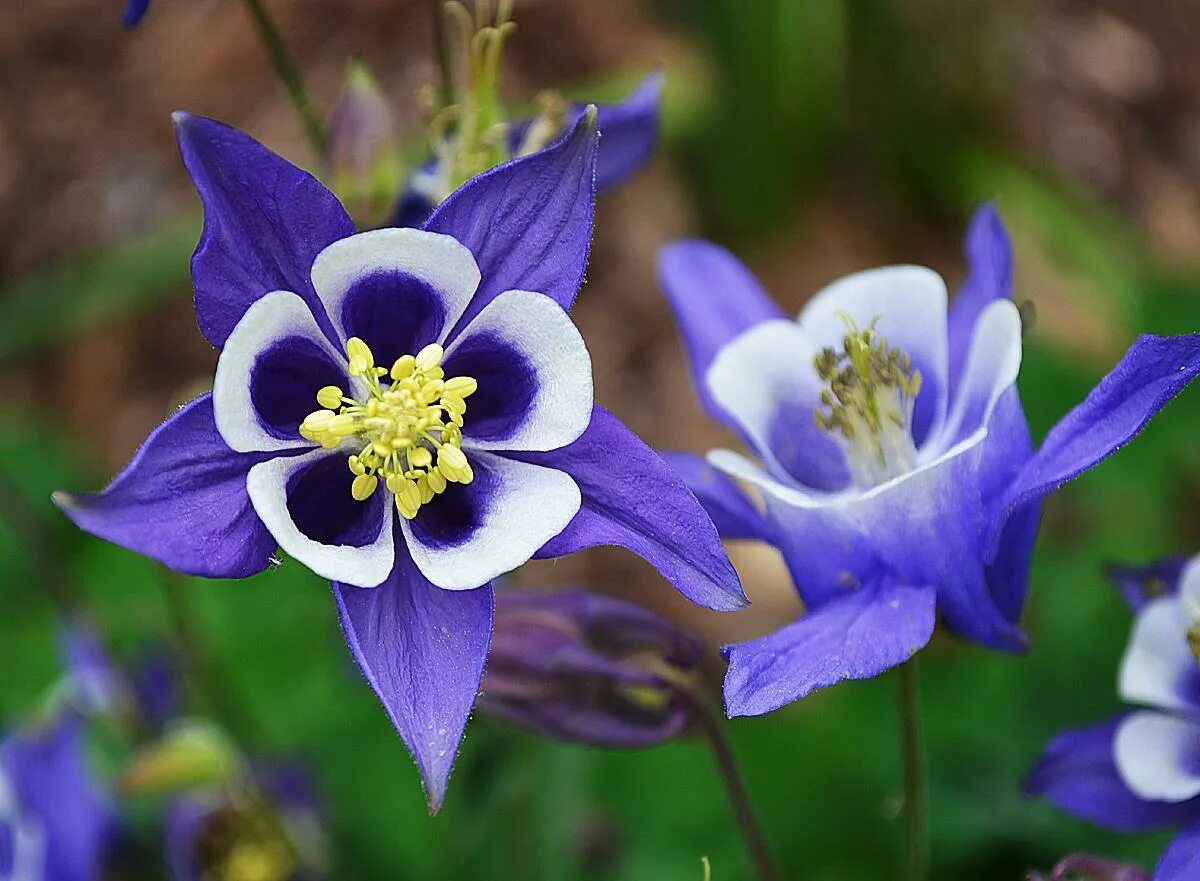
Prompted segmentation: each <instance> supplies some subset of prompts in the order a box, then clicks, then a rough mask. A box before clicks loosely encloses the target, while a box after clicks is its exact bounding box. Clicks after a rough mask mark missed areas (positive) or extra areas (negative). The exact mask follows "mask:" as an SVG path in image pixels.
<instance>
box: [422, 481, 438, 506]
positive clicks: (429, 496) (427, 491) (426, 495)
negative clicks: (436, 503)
mask: <svg viewBox="0 0 1200 881" xmlns="http://www.w3.org/2000/svg"><path fill="white" fill-rule="evenodd" d="M417 489H418V490H420V492H421V504H422V505H428V504H429V503H430V502H432V501H433V497H434V496H435V495H437V493H435V492H434V491H433V487H431V486H430V485H429V475H428V474H422V475H421V476H420V477H418V478H417Z"/></svg>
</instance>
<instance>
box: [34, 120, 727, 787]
mask: <svg viewBox="0 0 1200 881" xmlns="http://www.w3.org/2000/svg"><path fill="white" fill-rule="evenodd" d="M176 127H177V132H178V138H179V144H180V150H181V152H182V154H183V159H184V164H185V165H186V166H187V169H188V171H189V172H190V174H191V175H192V179H193V180H194V182H195V183H196V186H197V189H198V190H199V192H200V196H201V199H202V201H203V202H204V206H205V227H204V232H203V234H202V236H201V240H200V244H199V246H198V247H197V249H196V253H195V255H194V257H193V259H192V278H193V281H194V284H195V291H196V313H197V318H198V320H199V324H200V329H201V331H202V332H203V333H204V334H205V336H206V337H207V338H208V339H209V341H210V342H212V343H213V344H214V345H215V346H217V347H218V348H220V349H221V350H222V351H221V355H220V359H219V362H218V365H217V373H216V379H215V382H214V389H213V393H212V394H211V395H204V396H202V397H200V398H197V399H196V400H195V401H193V402H191V403H190V404H188V405H187V406H185V407H184V408H183V409H181V410H180V411H179V412H178V413H177V414H176V415H174V416H173V417H171V418H170V419H169V420H168V421H167V422H166V423H164V424H163V425H162V426H160V427H159V428H158V429H156V430H155V431H154V432H153V433H152V434H151V435H150V436H149V438H147V440H146V442H145V443H144V444H143V445H142V447H141V449H140V450H139V451H138V453H137V454H136V455H135V456H134V458H133V461H132V462H131V463H130V464H129V465H128V466H127V467H126V469H125V470H124V471H123V472H122V473H121V474H120V475H118V476H117V478H116V479H115V480H114V481H113V482H112V483H111V484H110V485H109V487H108V488H107V489H106V490H104V491H103V492H102V493H99V494H96V495H67V494H58V495H57V496H56V498H57V501H58V503H59V505H60V506H61V507H62V509H63V511H64V512H65V513H66V514H67V515H68V516H69V517H70V518H71V519H72V520H74V522H75V523H76V524H77V525H79V526H80V527H81V528H83V529H85V530H87V531H89V532H91V533H93V534H95V535H97V536H100V537H101V538H105V539H107V540H109V541H112V542H114V543H116V544H119V545H122V546H124V547H127V548H130V549H132V550H135V551H138V552H140V553H143V554H145V555H147V556H149V557H152V558H154V559H156V560H159V561H160V562H162V563H164V564H166V565H168V566H170V567H172V568H174V569H176V570H179V571H181V572H184V573H187V574H192V575H204V576H210V577H223V578H237V577H244V576H247V575H252V574H254V573H256V572H259V571H261V570H263V569H265V568H266V567H267V564H268V561H269V559H270V557H271V555H272V553H273V552H274V551H275V549H276V547H277V546H278V547H282V548H283V549H284V551H286V552H287V553H288V554H290V555H291V556H293V557H295V558H296V559H297V560H299V561H300V562H302V563H304V564H305V565H307V566H308V567H309V568H311V569H312V570H313V571H315V572H317V573H318V574H320V575H323V576H325V577H327V578H329V579H331V580H332V581H333V582H334V585H333V590H334V598H335V601H336V604H337V608H338V612H339V615H340V616H341V621H342V626H343V629H344V631H345V635H346V641H347V643H348V644H349V646H350V650H351V652H352V653H353V655H354V657H355V660H356V661H357V662H358V664H359V666H360V668H361V669H362V672H363V674H364V676H365V677H366V679H367V681H368V682H369V683H370V684H371V687H372V688H373V689H374V690H375V692H376V694H377V695H378V696H379V699H380V700H381V702H382V703H383V705H384V709H385V710H386V711H387V713H388V716H389V717H390V718H391V720H392V722H393V724H394V725H395V726H396V729H397V731H398V732H399V734H400V736H401V738H402V739H403V740H404V742H405V743H406V744H407V745H408V747H409V749H410V751H411V752H412V754H413V756H414V758H415V759H416V762H417V765H418V767H419V769H420V771H421V775H422V778H423V781H424V783H425V787H426V793H427V797H428V800H429V804H430V807H431V808H432V809H436V808H437V806H438V805H439V804H440V803H441V800H442V796H443V794H444V789H445V784H446V780H447V777H448V775H449V772H450V768H451V765H452V763H453V760H454V755H455V752H456V750H457V746H458V743H459V741H460V739H461V737H462V732H463V728H464V726H465V724H466V721H467V716H468V714H469V712H470V709H471V706H472V704H473V703H474V700H475V695H476V693H477V691H478V688H479V679H480V676H481V674H482V671H483V663H484V659H485V657H486V655H487V649H488V642H489V638H490V635H491V630H492V590H491V586H490V582H491V580H492V579H494V578H495V577H497V576H499V575H502V574H503V573H505V572H507V571H509V570H511V569H513V568H515V567H516V566H519V565H520V564H522V563H524V562H525V561H526V560H528V559H529V558H530V557H556V556H561V555H564V554H569V553H573V552H574V551H577V550H581V549H583V548H588V547H594V546H597V545H621V546H624V547H626V548H629V549H630V550H632V551H634V552H635V553H637V554H639V555H640V556H642V557H644V558H645V559H646V560H647V561H648V562H650V563H651V564H652V565H653V566H654V567H655V568H656V569H658V571H659V572H660V573H662V575H663V576H664V577H665V578H666V579H667V580H668V581H670V582H671V583H672V584H673V585H674V586H675V587H676V588H677V589H678V590H679V591H680V592H682V593H683V594H684V595H685V596H687V597H688V598H689V599H691V600H693V601H695V602H697V603H699V604H701V605H704V606H707V607H709V608H715V609H732V608H737V607H740V606H741V605H742V604H744V602H745V600H744V597H743V595H742V592H741V587H740V584H739V583H738V580H737V575H736V573H735V572H734V571H733V568H732V566H731V565H730V564H729V560H728V558H727V557H726V556H725V553H724V551H723V549H722V547H721V544H720V539H719V537H718V535H717V531H716V529H715V528H714V527H713V524H712V522H711V520H710V519H709V518H708V516H707V515H706V514H705V512H704V509H703V508H702V507H701V506H700V505H699V503H698V502H697V501H696V499H695V497H694V496H693V495H692V494H691V493H690V492H689V491H688V489H687V488H686V486H685V485H684V484H683V482H682V480H680V479H679V478H678V477H677V476H676V475H675V473H674V472H673V471H672V470H671V469H670V468H669V466H668V465H667V464H666V463H665V462H664V461H663V460H662V459H660V458H659V457H658V456H657V455H656V454H655V453H653V452H652V451H651V450H650V449H649V448H648V447H646V446H645V445H644V444H643V443H641V441H639V440H638V439H637V438H636V437H635V436H634V435H633V434H631V433H630V432H629V430H628V429H626V428H625V427H624V426H623V425H622V424H621V423H620V422H619V421H618V420H617V419H616V418H615V417H614V416H612V415H611V414H610V413H608V412H607V411H606V410H604V409H603V408H601V407H598V406H595V405H594V404H593V402H592V381H591V363H590V360H589V357H588V354H587V350H586V348H585V347H584V344H583V341H582V339H581V338H580V336H579V332H578V331H577V330H576V329H575V327H574V325H573V324H572V323H571V321H570V319H569V318H568V317H567V313H566V309H567V308H568V307H569V306H570V305H571V303H572V301H573V300H574V298H575V295H576V292H577V291H578V289H579V286H580V284H581V283H582V280H583V274H584V267H585V264H586V260H587V254H588V244H589V237H590V233H591V221H592V207H593V179H594V167H595V162H596V144H597V132H596V123H595V116H594V114H588V115H586V116H585V117H584V118H583V119H581V120H580V121H579V122H578V123H577V124H576V125H575V127H574V128H573V129H572V130H571V132H570V133H569V134H568V135H567V136H566V137H564V138H563V139H562V140H561V141H559V142H558V143H557V144H556V145H554V146H553V147H551V148H548V149H546V150H543V151H541V152H539V153H536V154H534V155H531V156H528V157H525V158H522V159H518V160H515V161H513V162H510V163H507V164H505V165H502V166H499V167H497V168H495V169H493V170H492V171H490V172H488V173H487V174H484V175H482V176H480V177H477V178H475V179H473V180H471V181H470V182H469V183H468V184H467V185H466V186H464V187H462V188H461V189H460V190H458V191H457V192H456V193H454V194H453V195H452V196H451V197H450V198H449V199H447V200H446V201H445V202H444V203H443V204H442V205H441V206H440V207H439V208H438V210H437V211H436V212H434V214H433V215H432V216H431V217H430V218H429V220H428V221H427V222H426V224H425V226H424V228H423V229H420V230H417V229H385V230H375V231H371V232H365V233H361V234H356V233H355V230H354V227H353V224H352V223H351V222H350V219H349V218H348V217H347V215H346V212H345V211H344V209H343V208H342V206H341V205H340V204H339V203H338V201H337V200H336V199H335V198H334V196H333V195H331V194H330V193H329V191H328V190H326V189H325V188H324V187H323V186H322V185H321V184H320V183H318V182H317V181H316V180H315V179H314V178H313V177H311V176H310V175H308V174H306V173H305V172H303V171H301V170H299V169H297V168H295V167H293V166H292V165H289V164H288V163H287V162H285V161H284V160H283V159H281V158H280V157H278V156H276V155H274V154H273V153H271V152H270V151H268V150H267V149H266V148H264V147H262V146H261V145H260V144H258V143H257V142H255V141H253V140H251V139H250V138H248V137H247V136H245V135H243V134H241V133H240V132H237V131H235V130H234V129H231V128H228V127H226V126H224V125H221V124H220V123H217V122H214V121H212V120H207V119H203V118H200V117H195V116H188V115H186V114H179V115H178V116H177V119H176Z"/></svg>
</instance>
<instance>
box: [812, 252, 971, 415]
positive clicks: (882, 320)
mask: <svg viewBox="0 0 1200 881" xmlns="http://www.w3.org/2000/svg"><path fill="white" fill-rule="evenodd" d="M948 303H949V295H948V294H947V292H946V282H945V281H944V280H943V279H942V277H941V276H940V275H938V274H937V273H936V272H934V271H933V270H932V269H928V268H927V267H924V266H908V265H905V266H883V267H880V268H878V269H868V270H865V271H863V272H856V273H854V274H852V275H847V276H845V277H843V278H840V279H838V280H837V281H835V282H832V283H831V284H829V285H826V286H825V287H824V288H822V289H821V290H820V291H818V292H817V293H816V295H815V296H814V297H813V298H812V299H811V300H809V301H808V303H807V304H806V305H805V307H804V309H803V310H802V311H801V312H800V316H799V319H798V320H799V322H800V327H801V328H803V330H804V332H805V334H806V335H807V336H808V339H809V340H810V341H811V342H812V345H814V346H815V347H817V348H821V347H824V346H833V347H834V348H835V349H837V348H840V343H841V339H842V336H843V335H844V334H845V333H846V325H845V322H844V321H843V320H842V315H843V314H844V315H848V316H849V317H850V318H852V319H853V320H854V321H855V323H857V324H858V326H859V328H860V329H865V328H867V327H869V326H870V324H871V322H872V321H874V320H875V319H879V321H878V324H876V325H875V326H876V329H877V330H878V331H879V333H880V334H881V335H882V336H883V337H884V338H885V339H887V341H888V345H889V346H894V347H897V348H899V349H900V350H901V351H903V352H905V353H907V354H908V355H909V356H910V357H912V358H913V359H914V360H919V361H920V362H921V369H922V370H924V371H925V372H926V374H928V373H930V372H932V374H933V375H932V376H929V375H926V376H925V377H924V382H925V387H926V389H928V388H930V387H931V386H932V388H933V389H934V390H935V393H936V395H937V401H936V403H935V408H934V418H933V422H932V423H931V424H930V427H929V432H928V434H927V435H926V437H927V438H933V437H936V436H937V434H938V432H939V431H940V429H941V425H942V422H943V421H944V420H945V417H946V409H947V401H946V390H947V376H948V375H949V372H950V367H949V363H950V348H949V346H950V344H949V336H948V330H947V318H946V310H947V306H948Z"/></svg>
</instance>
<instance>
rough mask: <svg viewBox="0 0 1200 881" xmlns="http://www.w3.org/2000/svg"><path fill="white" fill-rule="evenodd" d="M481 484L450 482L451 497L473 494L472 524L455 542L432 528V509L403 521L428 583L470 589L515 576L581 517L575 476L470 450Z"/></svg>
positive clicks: (446, 501) (449, 491)
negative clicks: (443, 538)
mask: <svg viewBox="0 0 1200 881" xmlns="http://www.w3.org/2000/svg"><path fill="white" fill-rule="evenodd" d="M469 458H470V460H471V463H472V466H473V467H474V469H475V480H474V481H472V482H471V483H469V484H466V485H459V484H451V485H450V486H449V487H448V488H447V489H446V494H449V493H470V494H471V496H469V497H468V498H469V500H470V503H471V504H470V507H471V515H472V522H471V526H470V529H469V530H466V531H465V532H464V534H463V535H462V536H459V537H457V538H456V540H455V541H453V542H449V543H447V542H438V541H437V540H436V537H435V536H434V535H432V534H431V533H430V531H429V523H430V520H429V518H430V517H432V516H436V514H435V513H433V512H432V511H431V510H427V509H429V508H430V506H432V505H437V504H438V503H439V501H443V502H444V503H449V504H458V502H459V501H461V500H442V499H440V498H439V499H435V500H434V501H433V502H431V503H430V504H429V505H426V506H423V507H422V510H421V513H418V515H417V519H416V520H414V521H412V522H408V521H403V520H402V521H401V525H402V528H403V530H404V538H405V540H406V541H407V542H408V550H409V553H410V554H411V555H412V558H413V562H415V563H416V564H417V568H419V569H420V570H421V574H423V575H424V576H425V577H426V578H428V579H429V580H430V581H431V582H433V583H434V584H436V585H437V586H438V587H441V588H445V589H446V590H470V589H473V588H476V587H479V586H480V585H483V584H486V583H487V582H489V581H491V580H492V579H494V578H497V577H499V576H500V575H503V574H504V573H506V572H511V571H512V570H513V569H516V568H517V567H518V566H520V565H521V564H522V563H526V562H528V561H529V559H530V558H531V557H532V556H533V555H534V554H535V553H536V552H537V551H538V549H540V548H541V547H542V545H544V544H545V543H546V542H548V541H549V540H550V539H552V538H554V536H556V535H558V534H559V533H560V532H562V531H563V529H565V528H566V526H567V524H568V523H570V522H571V518H573V517H574V516H575V515H576V514H577V513H578V512H579V506H580V503H581V501H582V500H581V497H580V493H579V487H578V486H577V485H576V484H575V481H574V480H572V479H571V477H570V475H568V474H566V473H564V472H562V471H558V470H556V469H553V468H546V467H544V466H542V465H532V464H529V463H527V462H518V461H516V460H514V459H508V458H506V457H503V456H497V455H495V454H493V453H484V452H472V453H471V454H470V457H469Z"/></svg>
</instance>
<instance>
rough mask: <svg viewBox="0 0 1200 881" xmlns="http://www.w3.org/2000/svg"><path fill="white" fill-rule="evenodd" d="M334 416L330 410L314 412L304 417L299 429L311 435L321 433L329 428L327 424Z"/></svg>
mask: <svg viewBox="0 0 1200 881" xmlns="http://www.w3.org/2000/svg"><path fill="white" fill-rule="evenodd" d="M336 415H337V414H336V413H334V412H333V411H332V410H316V411H314V412H312V413H309V414H308V415H307V416H305V417H304V421H303V422H301V423H300V428H301V429H302V430H304V431H309V432H313V433H319V432H322V431H324V430H325V429H327V428H328V427H329V423H330V422H332V421H333V417H334V416H336Z"/></svg>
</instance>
